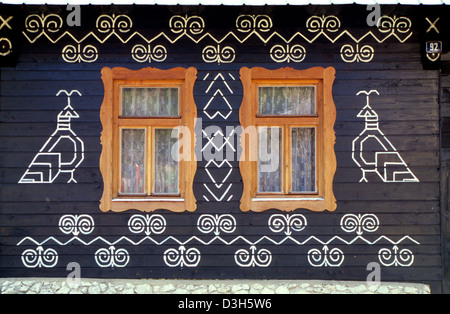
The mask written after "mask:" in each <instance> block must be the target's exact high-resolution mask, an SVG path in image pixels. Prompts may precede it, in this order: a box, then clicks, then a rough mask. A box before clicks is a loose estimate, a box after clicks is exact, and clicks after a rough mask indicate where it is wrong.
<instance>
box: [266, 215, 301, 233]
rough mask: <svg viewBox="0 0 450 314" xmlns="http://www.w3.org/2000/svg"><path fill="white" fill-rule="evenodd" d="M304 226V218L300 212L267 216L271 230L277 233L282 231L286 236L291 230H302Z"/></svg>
mask: <svg viewBox="0 0 450 314" xmlns="http://www.w3.org/2000/svg"><path fill="white" fill-rule="evenodd" d="M306 226H307V221H306V218H305V216H303V215H301V214H295V215H286V216H284V215H281V214H276V215H272V216H271V217H270V218H269V228H270V230H271V231H272V232H276V233H279V232H283V231H284V233H285V234H286V235H288V236H289V235H291V234H292V231H296V232H300V231H303V230H304V229H305V228H306Z"/></svg>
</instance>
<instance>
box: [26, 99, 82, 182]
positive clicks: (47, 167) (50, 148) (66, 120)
mask: <svg viewBox="0 0 450 314" xmlns="http://www.w3.org/2000/svg"><path fill="white" fill-rule="evenodd" d="M61 94H66V95H67V102H68V104H67V106H66V107H65V108H64V110H62V111H61V112H60V113H59V114H58V123H57V126H56V131H55V132H54V133H53V134H52V135H50V137H49V139H48V140H47V142H45V144H44V145H43V146H42V148H41V149H40V150H39V153H37V154H36V156H35V157H34V159H33V160H32V161H31V163H30V165H29V166H28V169H27V171H25V173H24V175H23V176H22V178H21V179H20V180H19V183H21V184H24V183H27V184H28V183H53V182H54V181H55V180H56V179H57V178H58V176H59V175H60V174H61V173H68V174H70V179H69V181H68V182H67V183H71V182H73V183H77V181H76V180H75V178H74V173H75V170H76V169H77V168H78V167H79V166H80V165H81V163H82V162H83V160H84V142H83V141H82V140H81V139H80V138H79V137H78V136H77V135H76V134H75V132H74V131H73V130H72V125H71V121H72V119H77V118H79V117H80V116H79V115H78V113H77V112H76V111H75V110H74V109H73V108H72V106H71V104H70V100H71V98H70V97H71V96H72V95H73V94H78V95H79V96H81V93H80V92H79V91H77V90H73V91H71V92H70V93H69V92H67V91H66V90H60V91H59V92H58V94H57V95H56V96H59V95H61ZM65 145H68V146H69V147H73V151H67V149H62V150H61V151H59V150H58V149H59V148H60V147H62V146H64V147H66V146H65Z"/></svg>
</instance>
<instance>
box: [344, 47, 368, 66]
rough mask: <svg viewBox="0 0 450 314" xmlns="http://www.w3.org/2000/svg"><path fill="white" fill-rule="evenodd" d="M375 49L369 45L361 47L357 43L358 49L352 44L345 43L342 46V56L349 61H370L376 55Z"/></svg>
mask: <svg viewBox="0 0 450 314" xmlns="http://www.w3.org/2000/svg"><path fill="white" fill-rule="evenodd" d="M374 54H375V51H374V49H373V48H372V47H371V46H369V45H365V46H362V47H361V48H360V47H359V44H356V49H355V48H354V47H353V46H352V45H349V44H347V45H344V46H342V48H341V58H342V60H343V61H345V62H347V63H353V62H355V61H356V62H370V61H372V59H373V57H374Z"/></svg>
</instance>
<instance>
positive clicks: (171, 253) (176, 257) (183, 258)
mask: <svg viewBox="0 0 450 314" xmlns="http://www.w3.org/2000/svg"><path fill="white" fill-rule="evenodd" d="M200 260H201V253H200V251H199V250H198V249H196V248H190V249H187V250H186V248H185V247H184V246H180V247H179V248H178V249H174V248H172V249H168V250H166V251H165V252H164V262H165V263H166V265H167V266H169V267H197V266H198V264H199V263H200Z"/></svg>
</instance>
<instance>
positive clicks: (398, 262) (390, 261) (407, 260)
mask: <svg viewBox="0 0 450 314" xmlns="http://www.w3.org/2000/svg"><path fill="white" fill-rule="evenodd" d="M378 259H379V261H380V263H381V264H383V265H384V266H386V267H391V266H395V267H398V266H400V267H410V266H411V265H412V264H414V254H413V253H412V252H411V251H410V250H408V249H403V250H399V248H398V247H397V246H394V247H393V248H392V250H391V249H388V248H383V249H381V250H380V251H378Z"/></svg>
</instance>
